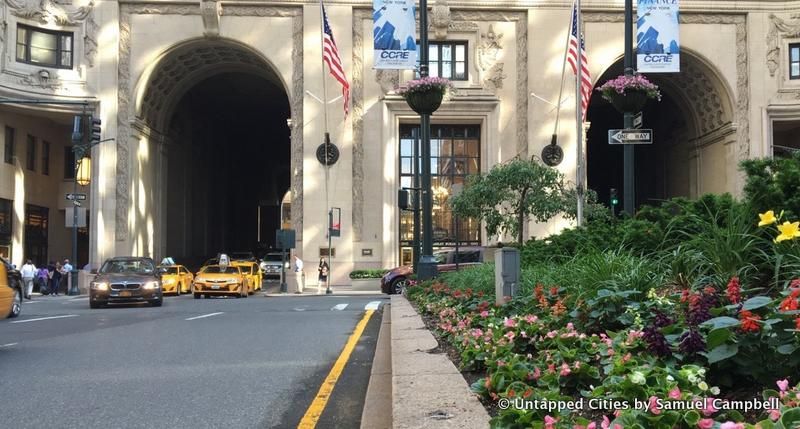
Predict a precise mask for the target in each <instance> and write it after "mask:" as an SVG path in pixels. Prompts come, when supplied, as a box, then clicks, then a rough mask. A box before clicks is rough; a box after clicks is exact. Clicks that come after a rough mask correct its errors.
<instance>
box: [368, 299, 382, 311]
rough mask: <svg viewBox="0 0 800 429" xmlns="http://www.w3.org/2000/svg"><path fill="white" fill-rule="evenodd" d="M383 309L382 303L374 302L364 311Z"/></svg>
mask: <svg viewBox="0 0 800 429" xmlns="http://www.w3.org/2000/svg"><path fill="white" fill-rule="evenodd" d="M380 307H381V302H380V301H372V302H370V303H369V304H367V305H365V306H364V310H377V309H379V308H380Z"/></svg>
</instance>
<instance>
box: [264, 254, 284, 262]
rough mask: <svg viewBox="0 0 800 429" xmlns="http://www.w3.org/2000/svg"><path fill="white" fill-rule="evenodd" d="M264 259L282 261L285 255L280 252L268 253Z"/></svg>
mask: <svg viewBox="0 0 800 429" xmlns="http://www.w3.org/2000/svg"><path fill="white" fill-rule="evenodd" d="M264 260H265V261H267V262H281V261H283V255H281V254H280V253H267V254H266V255H265V256H264Z"/></svg>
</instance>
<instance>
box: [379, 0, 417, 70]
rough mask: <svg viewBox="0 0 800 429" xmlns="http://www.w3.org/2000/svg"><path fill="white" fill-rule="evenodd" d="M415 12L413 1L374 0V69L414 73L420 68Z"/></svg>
mask: <svg viewBox="0 0 800 429" xmlns="http://www.w3.org/2000/svg"><path fill="white" fill-rule="evenodd" d="M415 10H416V6H415V1H414V0H373V3H372V22H373V26H372V35H373V39H374V45H375V47H374V49H375V52H374V55H375V61H374V63H375V65H374V68H376V69H395V70H412V69H414V68H415V67H416V66H417V17H416V15H415V13H414V11H415Z"/></svg>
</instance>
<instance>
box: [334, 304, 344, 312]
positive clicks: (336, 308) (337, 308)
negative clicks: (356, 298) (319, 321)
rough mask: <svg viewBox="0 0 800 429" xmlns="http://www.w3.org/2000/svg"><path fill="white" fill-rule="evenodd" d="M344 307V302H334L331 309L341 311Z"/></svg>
mask: <svg viewBox="0 0 800 429" xmlns="http://www.w3.org/2000/svg"><path fill="white" fill-rule="evenodd" d="M345 308H347V303H344V304H336V305H334V306H333V308H331V311H333V310H338V311H342V310H344V309H345Z"/></svg>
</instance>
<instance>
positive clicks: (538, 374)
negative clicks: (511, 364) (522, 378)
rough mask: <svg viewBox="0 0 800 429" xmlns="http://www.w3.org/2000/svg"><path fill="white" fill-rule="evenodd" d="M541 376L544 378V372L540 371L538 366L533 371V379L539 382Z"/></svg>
mask: <svg viewBox="0 0 800 429" xmlns="http://www.w3.org/2000/svg"><path fill="white" fill-rule="evenodd" d="M541 376H542V370H541V369H539V367H538V366H537V367H536V368H534V369H533V379H534V380H538V379H539V377H541Z"/></svg>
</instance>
